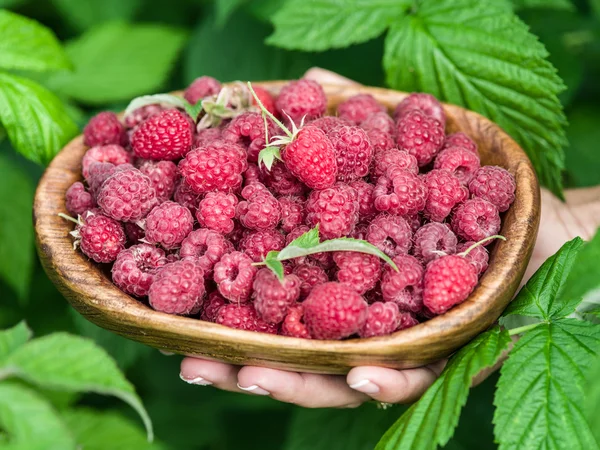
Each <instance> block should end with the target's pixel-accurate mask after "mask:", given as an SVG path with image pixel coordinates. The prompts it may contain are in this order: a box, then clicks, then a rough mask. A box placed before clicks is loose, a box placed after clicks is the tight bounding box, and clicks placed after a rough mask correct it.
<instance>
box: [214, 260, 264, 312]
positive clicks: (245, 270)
mask: <svg viewBox="0 0 600 450" xmlns="http://www.w3.org/2000/svg"><path fill="white" fill-rule="evenodd" d="M253 262H254V261H252V258H250V257H249V256H248V255H246V254H244V253H242V252H231V253H228V254H226V255H223V257H222V258H221V260H220V261H219V262H218V263H216V264H215V268H214V275H213V279H214V280H215V283H217V287H218V289H219V292H220V293H221V295H222V296H223V297H225V298H226V299H227V300H229V301H230V302H236V303H240V302H246V301H248V300H249V299H250V294H252V283H253V282H254V275H256V271H257V268H256V266H253V265H252V263H253Z"/></svg>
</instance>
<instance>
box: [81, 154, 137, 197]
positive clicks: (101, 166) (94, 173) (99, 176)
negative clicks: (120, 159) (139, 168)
mask: <svg viewBox="0 0 600 450" xmlns="http://www.w3.org/2000/svg"><path fill="white" fill-rule="evenodd" d="M123 165H126V166H128V168H130V167H133V166H131V164H123ZM123 165H122V166H120V167H123ZM114 172H115V165H114V164H111V163H99V162H93V163H92V164H90V169H89V173H88V176H87V177H86V179H85V181H86V182H87V184H88V186H89V191H90V194H92V197H93V198H94V201H95V200H96V199H97V198H98V191H100V187H101V186H102V184H103V183H104V182H105V181H106V179H107V178H108V177H110V176H111V175H112V174H113V173H114Z"/></svg>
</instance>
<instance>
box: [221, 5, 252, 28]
mask: <svg viewBox="0 0 600 450" xmlns="http://www.w3.org/2000/svg"><path fill="white" fill-rule="evenodd" d="M247 1H248V0H216V2H215V9H216V21H217V26H219V27H223V26H224V25H225V24H226V23H227V20H228V19H229V18H230V17H231V15H232V14H233V13H234V12H235V10H236V9H238V8H239V7H240V6H242V5H243V4H244V3H246V2H247Z"/></svg>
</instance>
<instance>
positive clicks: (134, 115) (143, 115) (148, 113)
mask: <svg viewBox="0 0 600 450" xmlns="http://www.w3.org/2000/svg"><path fill="white" fill-rule="evenodd" d="M164 110H165V108H163V107H162V106H160V105H146V106H142V107H141V108H138V109H134V110H133V111H132V112H131V114H128V115H127V116H126V117H125V126H126V127H127V128H130V129H131V128H135V127H136V126H138V125H139V124H140V123H142V122H143V121H145V120H147V119H149V118H150V117H152V116H155V115H157V114H159V113H161V112H162V111H164Z"/></svg>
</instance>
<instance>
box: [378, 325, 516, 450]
mask: <svg viewBox="0 0 600 450" xmlns="http://www.w3.org/2000/svg"><path fill="white" fill-rule="evenodd" d="M510 342H511V340H510V337H509V335H508V333H507V332H506V331H503V330H500V328H499V327H494V328H492V329H491V330H489V331H486V332H485V333H483V334H480V335H479V336H477V337H476V338H475V339H474V340H473V341H471V342H470V343H469V344H467V345H466V346H465V347H463V348H462V349H460V350H459V351H458V352H457V353H455V354H454V356H452V357H451V358H450V360H449V361H448V364H447V366H446V368H445V369H444V371H443V372H442V374H441V376H440V377H439V378H438V379H437V380H436V381H435V382H434V383H433V385H432V386H431V387H430V388H429V389H428V390H427V392H425V394H424V395H423V397H421V399H420V400H419V401H418V402H416V403H414V404H413V405H412V406H411V407H410V408H409V409H408V411H406V412H405V413H404V414H403V415H402V416H401V417H400V419H398V421H397V422H396V423H395V424H394V425H392V427H391V428H390V429H389V430H388V431H387V432H386V433H385V434H384V435H383V437H382V438H381V440H380V441H379V443H378V444H377V447H376V450H395V449H399V448H410V449H411V450H418V449H422V450H430V449H435V448H437V446H439V445H442V446H443V445H446V444H447V443H448V441H449V440H450V438H451V437H452V435H453V433H454V429H455V428H456V426H457V425H458V419H459V417H460V411H461V409H462V407H463V406H464V405H465V403H466V402H467V396H468V394H469V388H470V385H471V382H472V381H473V378H474V377H475V375H477V374H478V373H479V372H480V371H481V370H483V369H485V368H488V367H492V366H493V365H494V364H496V362H497V361H498V360H499V359H500V357H501V356H502V353H503V352H504V351H505V350H506V349H507V348H508V346H509V344H510Z"/></svg>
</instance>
